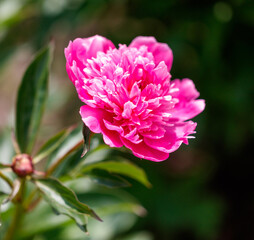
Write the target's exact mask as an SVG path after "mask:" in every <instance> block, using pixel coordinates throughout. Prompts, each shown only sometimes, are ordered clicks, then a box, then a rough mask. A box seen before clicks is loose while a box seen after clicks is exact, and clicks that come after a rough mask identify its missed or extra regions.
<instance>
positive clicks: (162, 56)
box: [129, 36, 173, 71]
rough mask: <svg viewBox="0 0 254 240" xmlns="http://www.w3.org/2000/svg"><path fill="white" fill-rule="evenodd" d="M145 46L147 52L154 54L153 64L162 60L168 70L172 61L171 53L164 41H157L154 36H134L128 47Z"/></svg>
mask: <svg viewBox="0 0 254 240" xmlns="http://www.w3.org/2000/svg"><path fill="white" fill-rule="evenodd" d="M144 45H145V46H147V49H148V51H149V52H151V53H152V54H153V56H154V61H155V64H156V65H158V64H159V63H160V62H161V61H164V62H165V64H166V65H167V67H168V71H170V69H171V67H172V63H173V53H172V50H171V49H170V47H169V46H168V45H167V44H166V43H160V42H157V41H156V39H155V38H154V37H142V36H139V37H136V38H134V39H133V41H132V42H131V44H130V46H129V47H136V48H139V47H140V46H144Z"/></svg>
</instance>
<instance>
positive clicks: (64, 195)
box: [35, 178, 101, 232]
mask: <svg viewBox="0 0 254 240" xmlns="http://www.w3.org/2000/svg"><path fill="white" fill-rule="evenodd" d="M35 184H36V186H37V187H38V188H39V190H40V191H41V193H42V196H43V198H44V199H45V200H46V201H47V202H48V203H49V205H50V206H51V207H52V209H53V210H54V211H55V213H56V214H64V215H67V216H69V217H70V218H72V219H73V220H75V222H76V224H77V225H78V226H79V227H80V229H81V230H82V231H85V232H86V231H87V230H86V224H87V219H86V215H89V216H91V217H94V218H95V219H97V220H99V221H101V219H100V218H99V217H98V216H97V214H96V213H95V212H94V211H93V210H92V209H91V208H90V207H88V206H87V205H86V204H84V203H81V202H80V201H78V199H77V196H76V195H75V193H74V192H73V191H72V190H71V189H69V188H67V187H65V186H64V185H63V184H61V183H60V182H59V181H58V180H56V179H54V178H47V179H37V180H35Z"/></svg>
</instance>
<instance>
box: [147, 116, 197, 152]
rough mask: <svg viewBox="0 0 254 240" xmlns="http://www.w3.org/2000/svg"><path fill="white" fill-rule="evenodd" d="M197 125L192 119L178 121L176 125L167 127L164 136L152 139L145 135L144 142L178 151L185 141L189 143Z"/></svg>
mask: <svg viewBox="0 0 254 240" xmlns="http://www.w3.org/2000/svg"><path fill="white" fill-rule="evenodd" d="M196 126H197V124H196V123H194V122H192V121H188V122H183V123H177V124H175V126H173V127H167V128H166V129H165V130H166V133H165V135H164V137H163V138H160V139H151V138H146V137H145V138H144V142H145V143H146V144H147V145H148V146H150V147H151V148H154V149H157V150H159V151H162V152H165V153H171V152H174V151H176V150H177V149H178V148H179V147H180V145H181V144H182V143H183V142H184V143H185V144H188V135H190V134H192V133H194V130H195V128H196Z"/></svg>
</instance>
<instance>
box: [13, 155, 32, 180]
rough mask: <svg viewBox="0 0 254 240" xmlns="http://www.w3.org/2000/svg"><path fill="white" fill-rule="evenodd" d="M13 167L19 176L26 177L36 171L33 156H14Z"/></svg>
mask: <svg viewBox="0 0 254 240" xmlns="http://www.w3.org/2000/svg"><path fill="white" fill-rule="evenodd" d="M12 169H13V171H14V172H15V173H16V174H17V175H18V176H19V177H26V176H28V175H31V174H32V173H33V172H34V166H33V162H32V158H31V156H29V155H28V154H18V155H16V156H15V157H14V158H13V162H12Z"/></svg>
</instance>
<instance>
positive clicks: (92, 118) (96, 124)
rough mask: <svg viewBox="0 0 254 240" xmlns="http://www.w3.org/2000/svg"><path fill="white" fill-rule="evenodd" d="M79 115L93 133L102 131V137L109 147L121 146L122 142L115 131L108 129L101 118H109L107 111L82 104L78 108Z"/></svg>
mask: <svg viewBox="0 0 254 240" xmlns="http://www.w3.org/2000/svg"><path fill="white" fill-rule="evenodd" d="M80 115H81V117H82V120H83V122H84V123H85V125H86V126H87V127H88V128H89V129H90V130H91V131H92V132H95V133H102V135H103V139H104V141H105V143H106V144H108V145H109V146H110V147H122V146H123V143H122V141H121V139H120V137H119V133H118V132H116V131H111V130H108V129H107V128H106V127H105V125H104V122H103V119H107V118H109V117H108V116H107V113H106V112H105V111H104V110H102V109H99V108H92V107H90V106H88V105H84V106H82V107H81V108H80Z"/></svg>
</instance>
